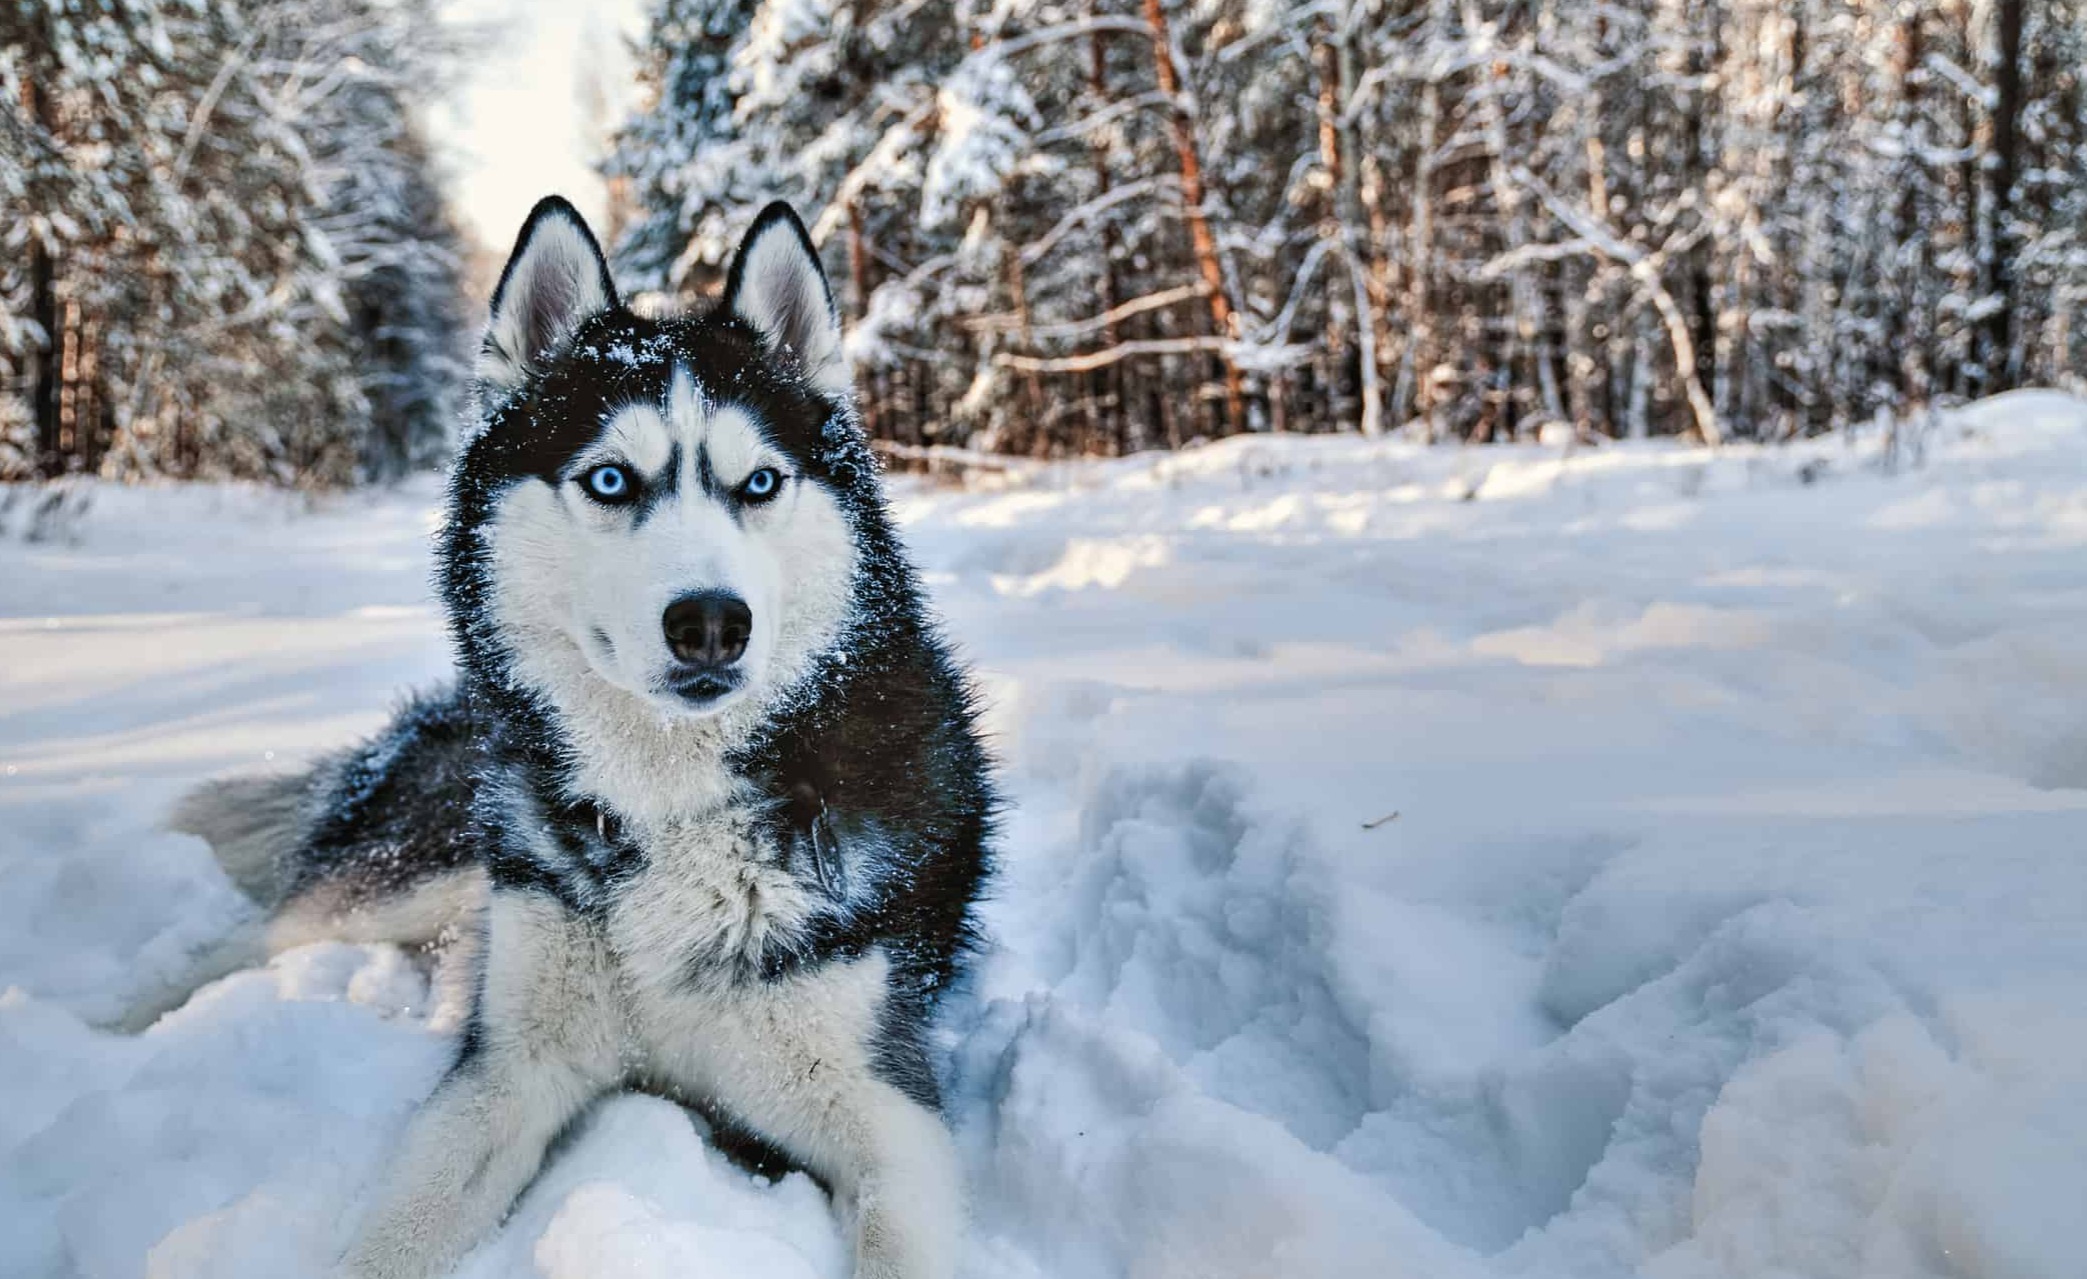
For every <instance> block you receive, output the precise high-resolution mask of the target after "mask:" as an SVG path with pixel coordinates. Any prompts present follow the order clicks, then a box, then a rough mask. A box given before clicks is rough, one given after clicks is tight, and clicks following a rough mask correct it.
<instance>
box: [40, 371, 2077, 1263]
mask: <svg viewBox="0 0 2087 1279" xmlns="http://www.w3.org/2000/svg"><path fill="white" fill-rule="evenodd" d="M86 494H87V497H88V498H89V499H90V501H89V504H88V506H87V509H85V510H84V512H74V513H72V514H69V515H66V516H64V517H63V518H59V519H54V520H46V521H45V524H44V526H43V527H42V529H41V531H40V532H39V533H38V540H35V541H30V540H26V533H27V532H28V521H27V519H26V517H25V516H22V515H21V514H20V512H21V511H22V510H23V509H24V508H20V507H15V508H10V509H13V510H16V511H17V516H16V517H15V518H14V521H13V522H6V520H5V519H0V528H5V529H6V530H7V532H6V534H5V537H6V540H5V541H4V542H0V560H4V562H5V566H4V569H0V618H4V619H5V620H0V658H4V659H5V660H4V661H0V682H4V691H0V702H4V707H5V709H4V710H0V810H4V812H0V884H5V885H6V890H7V891H6V892H5V893H0V987H6V986H11V987H13V989H10V990H9V991H8V993H7V994H6V995H5V996H4V997H0V1094H4V1097H5V1105H4V1106H0V1273H4V1274H8V1275H16V1274H20V1275H25V1276H43V1275H51V1276H61V1275H63V1276H70V1275H80V1276H96V1277H100V1276H138V1275H151V1276H155V1277H159V1276H188V1275H197V1276H200V1275H213V1276H215V1275H234V1276H245V1275H254V1276H259V1275H264V1274H265V1275H271V1276H278V1275H297V1274H317V1273H321V1272H322V1271H323V1268H324V1265H325V1263H326V1262H327V1260H329V1259H330V1257H331V1256H332V1255H333V1253H334V1250H336V1249H337V1248H338V1247H339V1245H340V1243H341V1241H342V1240H343V1239H344V1238H345V1235H346V1232H347V1231H348V1230H349V1229H350V1228H351V1227H352V1224H353V1220H354V1215H355V1212H356V1210H357V1207H358V1204H359V1196H360V1194H361V1193H362V1187H363V1186H364V1185H365V1184H366V1182H367V1179H368V1178H369V1176H370V1175H371V1173H372V1172H373V1170H374V1169H375V1168H376V1167H377V1166H378V1164H379V1162H380V1161H381V1160H382V1158H383V1157H384V1154H385V1151H386V1150H387V1149H388V1144H389V1142H390V1141H391V1140H392V1138H393V1137H394V1136H395V1134H396V1132H397V1130H398V1127H399V1125H400V1124H402V1123H403V1122H404V1119H405V1116H406V1115H407V1114H408V1113H409V1112H410V1110H411V1107H412V1106H413V1105H414V1103H415V1102H416V1101H417V1100H418V1099H419V1098H420V1097H421V1096H422V1095H423V1094H424V1093H425V1091H426V1090H427V1089H428V1088H429V1087H430V1086H431V1085H432V1083H433V1081H434V1079H435V1078H436V1076H437V1075H438V1074H439V1072H440V1070H441V1068H442V1064H443V1061H444V1058H445V1054H446V1050H447V1039H446V1038H445V1034H446V1031H445V1028H446V1027H449V1026H452V1025H453V1024H454V1010H453V1009H448V1010H445V1009H444V1008H442V1007H439V1006H437V1005H438V1004H439V1002H440V1001H439V999H438V998H437V997H436V996H435V995H433V994H431V991H430V988H429V986H428V985H427V981H426V978H425V976H424V975H422V974H420V973H418V972H417V971H416V970H414V969H413V967H412V966H411V965H410V964H408V963H406V962H405V960H404V959H403V957H401V956H399V955H398V954H396V953H394V952H389V951H386V950H383V949H381V948H362V947H345V946H330V947H317V948H312V949H310V950H307V951H301V952H297V953H295V954H292V955H289V956H285V957H284V958H283V959H282V960H279V961H278V962H277V964H276V965H274V966H273V967H272V968H271V969H269V970H267V971H265V972H256V973H243V974H239V975H236V976H234V977H232V978H229V979H227V980H226V981H224V982H221V983H219V984H217V985H216V986H213V987H211V988H209V989H208V990H206V991H204V992H203V993H202V994H201V995H199V996H198V998H197V999H196V1000H195V1001H194V1002H193V1003H192V1004H191V1005H190V1006H189V1007H187V1008H185V1009H183V1010H181V1011H179V1012H177V1013H175V1014H172V1015H170V1016H169V1017H167V1018H166V1019H165V1020H163V1021H162V1022H161V1023H160V1024H159V1025H157V1026H155V1027H154V1028H153V1029H152V1030H151V1031H150V1032H149V1033H147V1034H146V1035H144V1036H142V1037H141V1038H138V1039H134V1040H126V1039H121V1038H117V1037H113V1036H109V1035H105V1034H102V1033H99V1032H96V1031H92V1030H89V1029H88V1028H87V1027H86V1025H85V1024H83V1019H92V1018H95V1017H100V1016H105V1015H107V1013H108V1012H110V1011H112V1010H113V1009H114V1008H115V1007H116V1006H117V1005H118V1004H120V1002H121V1001H122V999H123V997H124V995H125V994H126V993H127V992H128V991H130V990H132V989H135V988H138V987H140V986H142V985H144V984H147V983H148V982H149V981H150V980H151V978H152V977H153V976H154V975H155V974H156V973H159V972H161V971H164V970H165V969H167V968H169V967H171V965H173V964H174V963H176V962H178V960H179V957H180V955H181V954H182V952H183V951H184V950H186V949H188V948H190V947H193V946H195V945H198V944H200V943H201V942H202V941H203V940H205V939H206V938H208V937H209V936H211V935H212V934H213V933H214V932H215V931H217V930H219V929H221V928H223V927H225V926H227V925H228V924H229V923H230V922H231V921H232V920H234V919H236V918H238V917H239V916H240V914H241V912H242V911H243V910H244V907H243V905H242V903H241V902H240V900H239V898H238V897H237V895H236V894H235V893H233V892H232V890H231V889H230V886H229V885H228V884H226V883H225V882H224V881H223V879H222V878H221V877H220V876H219V875H218V874H217V872H216V871H215V870H214V869H213V867H212V866H211V864H210V861H209V858H208V855H207V853H206V852H204V850H202V849H201V848H200V846H198V845H196V844H195V843H194V842H193V841H191V840H188V839H185V838H183V837H179V836H173V835H166V834H162V833H158V832H156V831H155V830H154V829H153V825H154V822H155V820H156V818H157V815H158V814H159V813H160V812H161V811H163V809H164V806H165V804H166V802H167V800H168V799H169V797H170V796H171V795H172V794H174V793H175V792H176V791H177V790H178V788H179V787H180V786H181V785H183V784H185V783H186V782H188V781H189V780H192V779H193V778H195V777H197V776H201V775H205V774H208V773H211V772H216V771H223V770H226V769H231V768H269V767H284V766H288V765H290V764H292V763H294V762H295V761H296V760H298V759H301V758H304V757H306V756H308V755H309V754H311V753H312V752H314V751H317V750H320V749H324V748H325V747H328V746H331V745H334V744H336V743H338V742H341V741H343V740H345V739H346V738H348V737H350V736H352V735H353V734H354V733H356V732H359V731H362V730H364V729H366V728H367V727H369V726H371V725H372V724H374V723H375V722H376V721H377V720H378V718H379V717H380V716H381V714H382V712H383V709H384V707H385V706H386V705H387V703H388V702H389V700H390V699H391V698H392V696H393V695H394V693H395V691H396V690H397V689H398V688H399V687H402V686H404V685H408V684H411V683H414V682H419V681H424V680H426V679H429V678H432V677H434V676H435V675H436V674H438V673H439V672H440V671H441V669H442V667H443V661H444V655H443V650H442V644H441V640H440V631H439V625H438V622H437V618H436V615H435V612H434V610H433V608H432V606H431V605H430V602H429V600H428V596H427V590H426V565H425V558H424V556H425V549H424V548H425V539H426V532H427V529H428V527H429V516H428V507H429V505H430V503H431V502H432V501H433V499H434V493H433V491H432V490H431V489H428V488H419V489H412V490H408V491H405V492H402V493H397V494H392V495H384V496H376V497H357V498H354V499H343V500H339V501H335V502H331V503H327V504H323V505H321V506H319V507H317V508H316V509H305V508H303V507H300V506H298V505H297V504H294V503H285V502H283V501H281V500H280V499H276V498H273V497H269V496H267V495H258V494H251V493H243V492H239V491H234V490H148V491H131V490H108V489H91V490H87V491H86ZM897 502H898V506H899V510H900V514H901V516H902V518H903V519H904V521H905V522H906V525H907V527H908V530H909V536H910V538H911V539H912V541H913V543H914V545H915V546H916V548H917V550H918V553H919V558H920V559H921V561H922V563H923V565H924V566H925V568H926V569H927V571H928V574H929V577H930V581H931V584H932V587H933V590H934V593H935V595H936V598H937V600H938V602H939V604H940V605H941V607H942V608H943V610H944V612H945V613H946V614H947V616H948V618H949V621H950V625H951V628H952V631H953V632H954V634H955V635H956V636H957V637H958V638H959V639H960V640H961V641H962V642H963V644H964V645H965V646H966V648H967V649H968V650H969V652H970V653H971V655H972V656H973V657H974V658H975V660H977V662H978V663H979V664H980V666H981V668H982V671H983V675H984V683H985V686H986V689H987V692H988V695H989V700H990V702H991V707H992V709H991V719H992V725H993V728H994V730H995V732H996V733H997V735H998V741H999V744H1000V750H1001V753H1002V755H1003V757H1004V758H1005V760H1006V761H1007V766H1008V770H1009V780H1010V783H1011V787H1012V789H1013V791H1014V795H1015V798H1016V801H1017V804H1018V807H1017V809H1016V810H1015V812H1014V814H1013V817H1012V820H1011V823H1010V828H1009V834H1008V848H1007V870H1006V874H1005V876H1004V878H1003V880H1002V882H1001V884H1000V886H999V890H998V892H997V895H996V898H995V900H994V902H993V904H992V906H991V917H992V926H993V928H994V932H995V935H996V937H997V938H998V940H999V943H1000V945H999V948H998V949H997V950H996V952H995V953H994V954H993V955H992V957H991V959H990V961H989V962H988V964H987V965H986V967H985V970H984V971H983V973H982V974H981V978H980V981H979V983H978V990H977V994H976V998H975V1000H974V1001H973V1002H970V1003H967V1004H966V1005H965V1006H964V1007H962V1008H959V1009H957V1010H955V1015H954V1017H953V1019H952V1025H951V1027H950V1032H949V1046H950V1049H951V1058H950V1060H951V1065H950V1087H949V1095H950V1098H951V1109H952V1114H953V1118H954V1120H955V1122H956V1125H957V1131H958V1136H959V1141H960V1144H961V1146H962V1148H963V1150H964V1152H965V1157H966V1159H967V1161H968V1164H969V1168H970V1172H971V1184H972V1191H973V1198H974V1202H973V1205H972V1216H973V1228H972V1241H971V1248H970V1252H969V1255H968V1257H967V1260H966V1273H967V1274H968V1275H974V1276H979V1277H981V1279H984V1277H988V1276H991V1277H1001V1276H1006V1277H1009V1279H1031V1277H1034V1276H1042V1275H1060V1274H1064V1275H1081V1276H1089V1275H1096V1276H1165V1275H1191V1274H1192V1275H1198V1276H1235V1275H1236V1276H1247V1275H1268V1274H1283V1275H1355V1276H1377V1275H1384V1274H1413V1275H1428V1276H1480V1275H1530V1276H1546V1277H1549V1276H1576V1277H1577V1276H1589V1277H1592V1276H1609V1275H1626V1274H1649V1275H1654V1276H1660V1277H1661V1279H1712V1277H1718V1276H1742V1275H1745V1276H1754V1275H1766V1274H1790V1275H1835V1276H1842V1275H1874V1276H1893V1277H1898V1276H1922V1275H1934V1276H1943V1275H1962V1276H1980V1277H1992V1279H2000V1277H2007V1279H2026V1277H2046V1276H2049V1277H2056V1276H2069V1275H2072V1274H2076V1273H2078V1270H2079V1257H2080V1255H2081V1252H2082V1249H2081V1245H2080V1243H2079V1239H2080V1231H2079V1227H2078V1224H2077V1221H2076V1220H2075V1219H2076V1218H2077V1215H2078V1214H2077V1210H2076V1209H2077V1204H2078V1201H2079V1187H2081V1186H2083V1185H2087V1101H2083V1100H2082V1098H2087V860H2083V859H2082V858H2081V856H2080V848H2081V842H2082V836H2083V835H2087V814H2083V810H2087V657H2083V656H2082V654H2083V652H2087V650H2083V649H2082V647H2081V644H2080V641H2079V638H2078V637H2079V636H2080V635H2081V634H2082V633H2087V632H2083V624H2087V572H2083V571H2082V568H2081V565H2082V564H2083V563H2087V557H2083V552H2087V406H2082V405H2080V404H2079V403H2077V402H2074V401H2071V400H2068V399H2065V398H2063V397H2059V396H2055V395H2037V394H2025V395H2015V396H2008V397H2003V398H2001V399H1999V400H1996V401H1991V402H1988V403H1985V404H1981V405H1977V406H1973V407H1972V408H1971V409H1969V410H1965V411H1963V412H1960V413H1956V414H1951V415H1947V416H1945V417H1942V418H1940V419H1938V420H1936V421H1933V422H1930V423H1916V424H1910V425H1909V427H1908V429H1907V430H1906V431H1904V432H1902V433H1901V436H1900V438H1899V439H1898V440H1897V441H1896V442H1895V443H1894V444H1893V445H1892V448H1891V450H1890V451H1889V452H1887V450H1886V444H1885V441H1884V440H1882V439H1881V438H1877V437H1870V438H1864V439H1858V440H1853V441H1847V440H1834V441H1829V442H1819V443H1814V444H1807V445H1803V446H1799V447H1793V448H1789V449H1782V450H1756V449H1749V448H1730V449H1727V450H1724V451H1723V452H1721V453H1718V454H1715V455H1712V454H1708V453H1705V452H1702V451H1698V450H1689V449H1685V448H1680V447H1676V446H1671V445H1644V446H1610V447H1606V448H1601V449H1581V450H1577V451H1574V452H1570V453H1561V452H1559V451H1556V450H1541V449H1535V448H1526V449H1483V450H1468V451H1458V450H1448V449H1442V450H1422V449H1417V448H1413V447H1410V446H1406V445H1402V444H1398V443H1393V442H1369V441H1362V440H1356V439H1267V438H1256V439H1243V440H1234V441H1228V442H1225V443H1222V444H1219V445H1214V446H1210V447H1206V448H1201V449H1196V450H1193V451H1191V452H1188V453H1184V454H1176V455H1170V456H1163V457H1141V458H1132V459H1125V460H1123V461H1120V462H1114V463H1106V464H1091V465H1081V466H1067V467H1048V468H1041V469H1038V470H1036V471H1034V472H1029V473H1025V474H1024V475H1022V476H1020V477H1016V479H1015V480H1014V481H1013V482H1008V481H1005V480H1002V481H1000V482H998V483H997V486H996V487H993V488H990V489H987V488H980V489H978V490H975V491H967V490H963V489H950V488H937V487H930V486H925V485H913V484H902V485H901V486H900V488H899V493H898V498H897ZM846 1271H847V1255H846V1247H845V1243H844V1241H843V1239H842V1238H841V1235H840V1232H839V1231H838V1229H837V1227H836V1226H835V1224H834V1222H833V1221H832V1218H831V1213H830V1209H829V1206H828V1205H827V1203H826V1200H825V1197H824V1195H823V1193H822V1192H821V1191H820V1190H819V1189H818V1187H817V1186H816V1185H814V1184H813V1183H812V1182H810V1181H809V1180H807V1179H805V1178H803V1177H801V1176H795V1177H788V1178H785V1179H783V1180H782V1181H780V1182H776V1183H773V1184H769V1183H765V1182H762V1181H759V1180H757V1179H753V1178H750V1177H748V1176H747V1175H746V1174H745V1173H743V1172H741V1171H739V1170H737V1169H735V1168H733V1167H731V1166H730V1165H729V1164H727V1163H725V1162H724V1161H723V1160H722V1159H721V1158H720V1157H719V1156H718V1155H717V1154H716V1153H715V1151H713V1150H712V1149H711V1148H710V1147H709V1146H708V1145H707V1144H706V1142H705V1140H704V1133H703V1128H702V1125H701V1124H700V1122H699V1121H697V1120H694V1119H692V1118H691V1117H689V1116H688V1115H687V1114H685V1113H684V1112H682V1111H681V1110H679V1109H678V1108H676V1107H673V1106H671V1105H669V1104H667V1103H665V1102H662V1101H658V1100H654V1099H649V1098H639V1097H628V1098H621V1099H618V1100H615V1101H613V1102H611V1103H609V1104H607V1105H604V1106H602V1107H600V1108H599V1109H598V1110H597V1111H596V1112H595V1113H594V1114H593V1116H592V1117H591V1118H590V1119H589V1120H588V1122H587V1123H586V1124H585V1125H584V1127H583V1128H582V1129H581V1130H580V1131H579V1132H578V1133H577V1134H576V1135H575V1137H574V1139H573V1140H572V1141H571V1143H570V1144H569V1145H568V1146H567V1147H566V1148H565V1150H564V1151H563V1152H562V1153H561V1154H560V1156H559V1157H558V1159H557V1161H556V1162H555V1163H554V1164H553V1165H552V1166H551V1167H550V1169H549V1170H548V1171H547V1172H546V1174H545V1175H544V1176H543V1177H542V1178H540V1179H539V1181H538V1183H537V1184H536V1185H535V1186H534V1187H533V1188H532V1189H531V1190H530V1192H529V1193H528V1194H527V1195H526V1196H525V1197H524V1199H523V1200H522V1202H521V1203H520V1204H519V1205H518V1206H517V1210H516V1212H515V1214H514V1215H513V1217H512V1218H511V1219H510V1221H509V1222H508V1224H507V1225H506V1226H505V1227H504V1228H503V1229H502V1231H501V1232H500V1233H499V1234H498V1235H497V1236H496V1237H495V1238H493V1239H492V1240H489V1241H488V1242H487V1244H486V1245H485V1246H483V1247H482V1248H480V1249H479V1250H478V1251H477V1252H476V1253H474V1254H473V1255H472V1257H471V1258H470V1259H469V1260H468V1261H467V1263H466V1265H465V1267H464V1271H463V1273H464V1274H466V1275H468V1276H472V1277H473V1279H490V1277H491V1276H495V1275H511V1274H512V1275H531V1274H535V1275H543V1276H548V1277H550V1279H565V1277H566V1276H576V1275H583V1274H584V1275H590V1276H609V1277H610V1279H617V1277H620V1276H651V1275H665V1274H669V1273H672V1274H676V1275H684V1274H686V1275H704V1274H720V1275H722V1274H753V1273H758V1274H764V1275H776V1276H793V1277H794V1276H838V1275H842V1274H845V1273H846Z"/></svg>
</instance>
